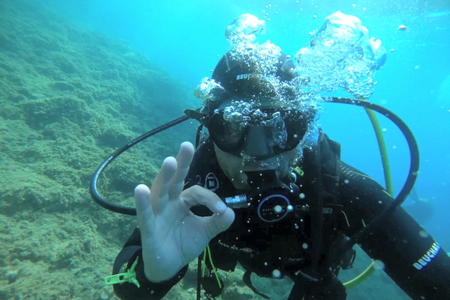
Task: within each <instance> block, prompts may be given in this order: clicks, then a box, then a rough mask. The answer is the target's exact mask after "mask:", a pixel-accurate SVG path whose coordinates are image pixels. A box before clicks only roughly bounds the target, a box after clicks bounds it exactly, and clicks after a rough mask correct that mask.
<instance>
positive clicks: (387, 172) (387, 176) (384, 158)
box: [344, 108, 394, 289]
mask: <svg viewBox="0 0 450 300" xmlns="http://www.w3.org/2000/svg"><path fill="white" fill-rule="evenodd" d="M364 109H365V110H366V113H367V115H368V116H369V119H370V122H371V123H372V127H373V130H374V131H375V135H376V137H377V142H378V149H379V150H380V156H381V162H382V164H383V172H384V182H385V184H386V190H387V192H388V193H389V195H391V196H392V195H394V187H393V185H392V174H391V167H390V165H389V158H388V153H387V149H386V143H385V142H384V137H383V131H382V130H381V127H380V123H379V122H378V119H377V116H376V115H375V112H374V111H373V110H371V109H369V108H364ZM374 265H375V262H374V261H372V262H371V263H370V265H368V266H367V268H366V269H365V270H364V271H362V272H361V273H360V274H359V275H357V276H356V277H355V278H353V279H350V280H349V281H346V282H344V286H345V287H346V288H347V289H349V288H352V287H354V286H356V285H358V284H359V283H361V282H363V281H364V280H366V279H367V278H369V276H370V275H371V274H372V273H373V272H374V271H375V268H374Z"/></svg>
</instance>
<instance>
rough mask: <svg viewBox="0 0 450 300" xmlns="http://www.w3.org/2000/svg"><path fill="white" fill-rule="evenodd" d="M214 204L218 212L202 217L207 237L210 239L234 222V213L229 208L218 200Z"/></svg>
mask: <svg viewBox="0 0 450 300" xmlns="http://www.w3.org/2000/svg"><path fill="white" fill-rule="evenodd" d="M216 206H217V211H219V213H215V214H213V215H212V216H210V217H206V218H203V219H204V221H205V228H206V232H207V234H208V238H209V239H212V238H213V237H215V236H216V235H218V234H219V233H221V232H222V231H225V230H227V229H228V228H229V227H230V226H231V224H233V222H234V217H235V215H234V211H233V210H232V209H231V208H229V207H227V206H226V205H225V203H223V202H218V203H217V204H216Z"/></svg>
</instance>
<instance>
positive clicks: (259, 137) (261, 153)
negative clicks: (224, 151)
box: [243, 126, 272, 158]
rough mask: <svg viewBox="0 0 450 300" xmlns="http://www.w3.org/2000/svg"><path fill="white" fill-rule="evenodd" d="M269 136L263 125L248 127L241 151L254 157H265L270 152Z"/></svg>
mask: <svg viewBox="0 0 450 300" xmlns="http://www.w3.org/2000/svg"><path fill="white" fill-rule="evenodd" d="M269 138H270V137H269V136H267V130H266V128H265V127H261V126H257V127H250V128H249V130H248V133H247V137H246V139H245V145H244V149H243V152H244V153H245V154H246V155H249V156H252V157H255V158H265V157H269V156H270V155H271V154H272V149H271V146H270V144H269Z"/></svg>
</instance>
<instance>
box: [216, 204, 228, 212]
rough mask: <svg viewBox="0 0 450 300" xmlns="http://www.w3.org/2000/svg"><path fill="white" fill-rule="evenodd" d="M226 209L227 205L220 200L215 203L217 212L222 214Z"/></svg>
mask: <svg viewBox="0 0 450 300" xmlns="http://www.w3.org/2000/svg"><path fill="white" fill-rule="evenodd" d="M226 209H227V206H226V205H225V203H223V202H222V201H220V202H217V203H216V211H217V213H218V214H223V213H224V212H225V210H226Z"/></svg>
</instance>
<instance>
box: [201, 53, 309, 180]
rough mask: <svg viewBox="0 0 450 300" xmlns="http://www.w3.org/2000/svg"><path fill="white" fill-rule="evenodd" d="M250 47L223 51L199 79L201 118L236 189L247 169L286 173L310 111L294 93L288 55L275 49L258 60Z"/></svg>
mask: <svg viewBox="0 0 450 300" xmlns="http://www.w3.org/2000/svg"><path fill="white" fill-rule="evenodd" d="M255 51H256V50H255ZM255 51H253V52H251V51H249V54H248V55H242V53H236V51H234V50H231V51H229V52H228V53H227V54H225V55H224V57H223V58H222V59H221V60H220V61H219V63H218V64H217V66H216V68H215V69H214V72H213V75H212V80H209V79H208V80H206V81H204V82H203V83H202V84H204V85H205V86H207V85H209V90H208V91H207V93H204V97H203V98H204V100H205V101H204V106H203V108H202V115H203V116H204V117H203V121H202V122H203V124H204V125H205V126H206V127H207V129H208V131H209V134H210V137H211V139H212V141H213V142H214V146H215V152H216V155H217V158H218V161H219V164H220V166H221V168H222V169H223V171H224V172H225V174H226V175H227V177H228V178H230V179H231V180H232V182H233V183H234V185H235V187H239V188H243V187H245V186H248V176H249V172H253V171H269V170H271V171H272V175H273V176H274V177H275V178H276V179H277V181H280V180H282V179H283V177H286V176H288V175H289V169H290V166H292V164H293V163H294V161H295V160H296V159H298V158H299V150H301V149H300V148H301V146H299V145H300V144H301V142H302V140H303V139H304V137H305V135H306V133H307V131H308V129H309V126H310V124H311V122H312V121H313V119H314V116H315V110H314V109H313V108H312V107H310V106H307V105H303V104H302V103H301V101H299V99H298V97H297V95H296V89H295V85H294V84H293V80H294V79H295V68H294V64H293V62H292V60H291V59H290V58H289V57H288V56H286V55H284V54H282V53H281V52H279V53H271V54H270V56H269V57H268V59H266V60H264V58H265V57H264V55H261V54H260V53H258V54H257V55H255ZM255 57H256V58H255ZM258 59H261V60H258ZM205 86H204V87H205ZM205 95H206V96H205ZM274 184H275V183H274Z"/></svg>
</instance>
